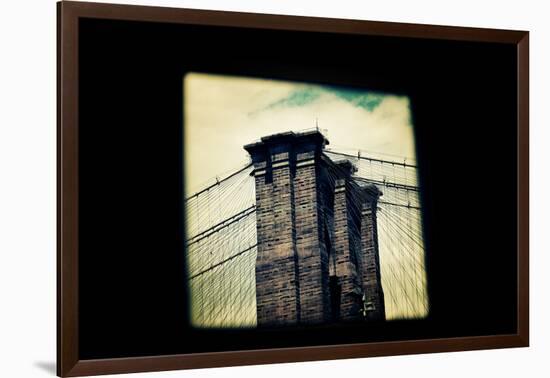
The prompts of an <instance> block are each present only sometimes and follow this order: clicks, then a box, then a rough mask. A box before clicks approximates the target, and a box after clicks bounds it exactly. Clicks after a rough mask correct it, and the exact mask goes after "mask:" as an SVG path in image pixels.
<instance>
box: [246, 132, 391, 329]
mask: <svg viewBox="0 0 550 378" xmlns="http://www.w3.org/2000/svg"><path fill="white" fill-rule="evenodd" d="M326 144H328V140H327V139H326V138H325V137H324V136H323V135H322V134H321V133H320V132H318V131H312V132H304V133H293V132H286V133H281V134H275V135H270V136H267V137H263V138H262V139H261V140H260V141H259V142H257V143H253V144H249V145H246V146H244V148H245V149H246V151H248V153H249V154H250V156H251V157H252V162H253V164H254V171H253V175H254V177H255V182H256V217H257V218H256V219H257V236H258V257H257V261H256V302H257V319H258V326H260V327H261V326H273V325H291V324H316V323H325V322H337V321H364V320H384V319H385V310H384V294H383V291H382V286H381V281H380V264H379V258H378V240H377V227H376V208H377V201H378V197H379V196H380V195H381V192H380V191H379V190H378V189H377V188H376V187H375V186H374V185H369V186H360V185H359V184H358V183H356V182H355V181H354V180H353V178H352V173H353V171H354V169H355V167H354V166H353V165H352V164H351V163H350V162H348V161H344V162H333V161H332V160H330V159H329V158H328V157H326V156H325V155H324V154H323V149H324V147H325V145H326Z"/></svg>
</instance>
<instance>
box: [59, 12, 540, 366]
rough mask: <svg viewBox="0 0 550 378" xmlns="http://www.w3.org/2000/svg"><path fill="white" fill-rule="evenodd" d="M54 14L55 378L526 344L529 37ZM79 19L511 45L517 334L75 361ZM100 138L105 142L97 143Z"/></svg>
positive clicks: (197, 15) (237, 16)
mask: <svg viewBox="0 0 550 378" xmlns="http://www.w3.org/2000/svg"><path fill="white" fill-rule="evenodd" d="M57 10H58V65H57V67H58V72H57V77H58V94H57V96H58V113H57V114H58V140H57V142H58V150H57V151H58V159H57V161H58V182H57V186H58V198H57V199H58V205H57V209H58V215H57V219H58V223H57V232H58V239H57V240H58V255H57V272H58V273H57V274H58V275H57V280H58V286H57V287H58V298H57V301H58V309H57V312H58V317H57V319H58V324H57V328H58V330H57V334H58V340H57V356H58V357H57V373H58V375H59V376H82V375H95V374H114V373H130V372H146V371H161V370H175V369H189V368H203V367H219V366H237V365H247V364H267V363H282V362H296V361H312V360H328V359H342V358H358V357H372V356H389V355H401V354H416V353H435V352H451V351H464V350H477V349H488V348H509V347H526V346H528V345H529V269H528V266H529V34H528V32H525V31H508V30H493V29H477V28H463V27H450V26H431V25H418V24H400V23H389V22H371V21H357V20H339V19H325V18H313V17H311V18H310V17H295V16H279V15H264V14H249V13H231V12H218V11H202V10H190V9H170V8H161V7H145V6H128V5H111V4H96V3H88V2H70V1H62V2H59V3H58V4H57ZM81 19H104V20H125V21H139V22H148V23H164V24H170V25H201V26H211V27H218V26H219V27H229V28H231V27H239V28H250V29H261V30H271V31H274V32H275V33H276V32H282V31H293V32H296V31H300V32H312V33H329V34H334V35H341V36H376V37H387V38H401V39H419V40H420V39H430V40H439V41H466V42H477V43H496V44H507V45H513V46H515V53H516V58H517V74H516V78H517V87H516V98H517V105H516V106H517V120H516V125H517V182H516V185H517V260H516V261H517V266H516V268H517V314H515V316H516V320H517V332H516V333H513V334H495V335H483V336H464V337H439V338H426V339H411V340H398V341H377V342H366V343H349V344H338V345H316V346H299V347H291V348H289V347H280V348H265V349H255V350H254V349H252V350H240V351H217V352H201V353H187V354H166V355H149V356H148V355H139V356H131V357H123V358H115V357H113V358H99V359H83V358H82V357H81V355H80V354H79V350H80V347H79V336H80V328H79V326H80V324H79V311H81V308H80V307H79V303H80V299H79V274H80V273H79V272H80V271H79V263H80V261H81V259H80V255H79V250H80V249H79V248H80V245H79V235H80V233H79V230H80V228H79V227H80V223H79V222H80V218H79V205H80V202H79V201H80V197H79V193H80V190H81V188H80V186H79V185H80V182H79V177H80V172H79V169H80V165H79V158H80V155H79V143H78V141H79V137H80V136H81V133H80V129H79V125H80V122H81V118H80V116H81V114H80V113H79V101H80V97H79V95H80V92H79V83H80V73H79V59H80V57H81V56H80V55H79V53H80V51H79V47H80V42H81V39H80V34H79V33H80V28H79V21H80V20H81ZM106 137H107V136H106Z"/></svg>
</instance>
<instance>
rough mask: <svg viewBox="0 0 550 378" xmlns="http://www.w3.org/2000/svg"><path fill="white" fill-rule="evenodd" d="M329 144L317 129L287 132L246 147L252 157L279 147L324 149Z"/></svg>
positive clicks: (272, 135)
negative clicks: (307, 146) (306, 146)
mask: <svg viewBox="0 0 550 378" xmlns="http://www.w3.org/2000/svg"><path fill="white" fill-rule="evenodd" d="M327 144H329V141H328V139H327V138H326V137H325V136H324V135H323V134H322V133H321V132H320V131H319V130H317V129H315V130H310V131H302V132H294V131H286V132H282V133H277V134H271V135H267V136H264V137H262V138H261V139H260V140H258V141H256V142H254V143H250V144H247V145H245V146H244V149H245V150H246V151H248V153H250V154H251V155H256V154H258V153H262V152H263V151H267V150H268V149H271V148H276V147H277V146H298V145H300V146H305V145H310V146H314V147H318V148H320V149H323V148H324V147H325V146H326V145H327Z"/></svg>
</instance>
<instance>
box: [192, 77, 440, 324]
mask: <svg viewBox="0 0 550 378" xmlns="http://www.w3.org/2000/svg"><path fill="white" fill-rule="evenodd" d="M183 86H184V101H185V104H184V109H185V114H184V119H185V133H184V151H185V153H184V155H185V156H184V157H183V158H184V162H185V166H184V171H185V175H184V178H185V225H186V248H187V250H186V251H185V253H186V254H187V256H186V259H187V262H188V280H187V285H188V287H189V291H190V311H191V316H190V321H191V323H192V325H193V326H194V327H200V328H241V327H249V328H250V327H271V326H296V325H300V326H307V325H314V324H324V323H338V322H381V321H392V320H396V319H401V320H402V319H421V318H424V317H426V316H427V314H428V312H429V298H428V295H427V290H426V272H425V269H424V242H423V233H422V216H421V214H422V213H421V203H420V200H419V187H418V181H417V166H416V160H415V141H414V134H413V124H412V115H411V109H410V101H409V99H408V97H407V96H404V95H394V94H391V93H381V92H376V91H370V90H368V89H359V88H347V87H338V86H329V85H319V84H310V83H301V82H290V81H278V80H269V79H259V78H250V77H236V76H227V75H214V74H205V73H194V72H191V73H188V74H187V75H186V76H185V78H184V81H183Z"/></svg>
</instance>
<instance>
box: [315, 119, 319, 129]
mask: <svg viewBox="0 0 550 378" xmlns="http://www.w3.org/2000/svg"><path fill="white" fill-rule="evenodd" d="M315 129H317V131H319V118H317V117H315Z"/></svg>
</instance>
